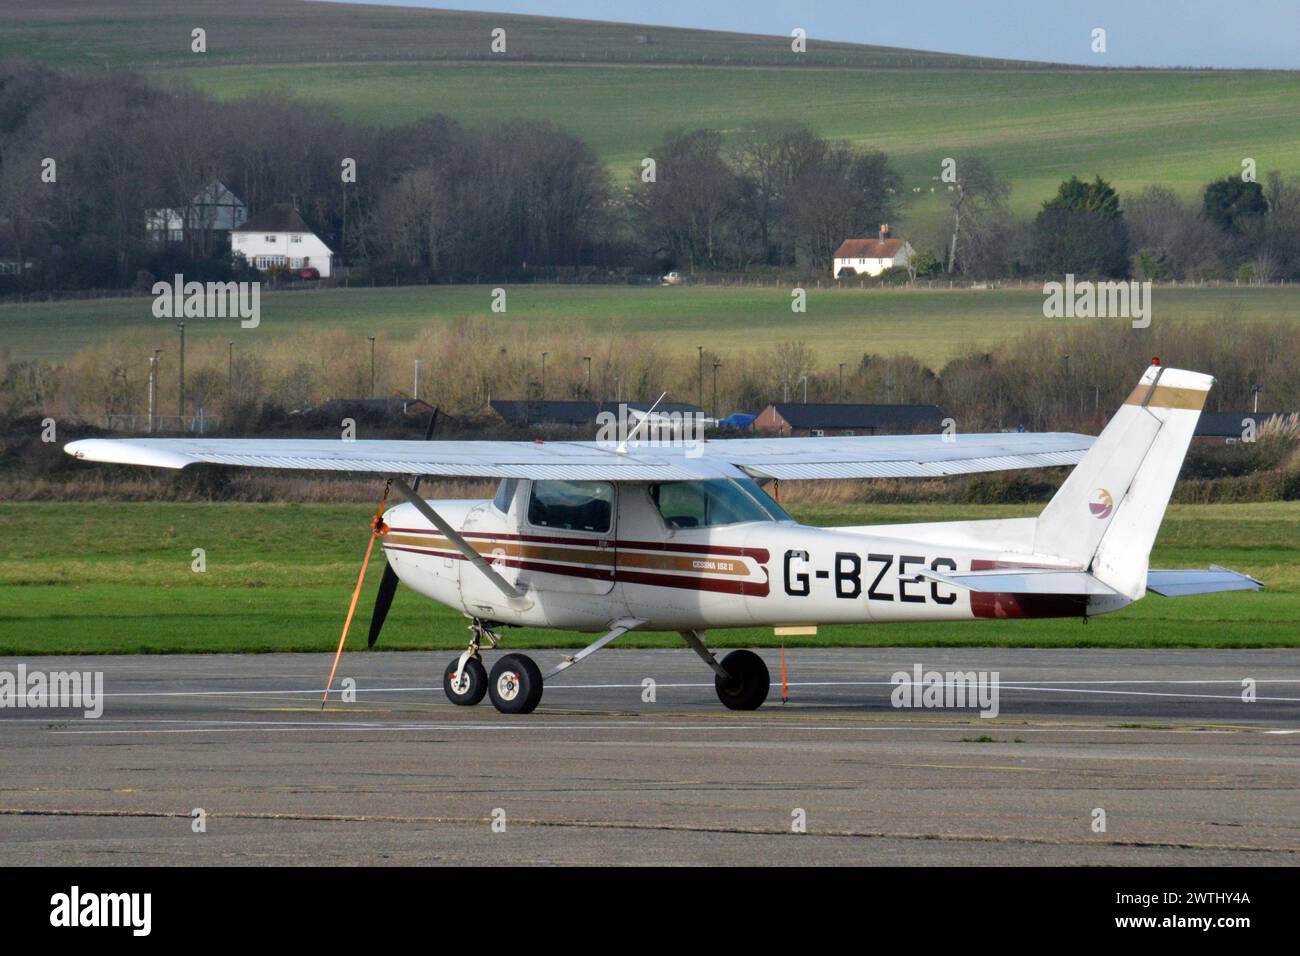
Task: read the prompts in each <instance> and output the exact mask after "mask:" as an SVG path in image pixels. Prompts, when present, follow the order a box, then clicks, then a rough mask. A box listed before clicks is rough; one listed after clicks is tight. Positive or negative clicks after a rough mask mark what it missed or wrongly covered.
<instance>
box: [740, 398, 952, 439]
mask: <svg viewBox="0 0 1300 956" xmlns="http://www.w3.org/2000/svg"><path fill="white" fill-rule="evenodd" d="M942 422H943V411H942V410H941V409H940V408H939V406H938V405H839V404H816V403H812V404H809V403H803V402H774V403H773V404H771V405H769V406H767V408H765V409H763V411H762V412H761V413H760V414H759V416H758V417H757V418H756V419H754V425H753V428H754V431H756V432H760V433H764V434H768V435H803V436H808V435H812V436H820V435H893V434H911V433H915V432H928V431H939V429H940V427H941V426H942Z"/></svg>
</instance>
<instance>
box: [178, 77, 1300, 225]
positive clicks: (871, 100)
mask: <svg viewBox="0 0 1300 956" xmlns="http://www.w3.org/2000/svg"><path fill="white" fill-rule="evenodd" d="M167 75H173V73H172V71H169V73H168V74H167ZM184 78H185V79H186V80H188V81H189V82H192V83H194V84H195V85H197V86H199V87H200V88H202V89H204V90H207V91H208V92H211V93H213V94H215V95H217V96H221V97H240V96H250V95H255V94H257V93H260V92H266V91H271V90H274V91H277V92H280V93H287V94H292V95H296V96H301V97H305V98H309V99H314V100H316V101H318V102H323V103H328V104H330V105H332V106H334V107H336V108H337V109H339V110H340V111H341V112H342V113H343V114H344V115H345V116H348V117H350V118H352V119H354V120H358V121H362V122H370V123H378V124H397V123H403V122H408V121H411V120H414V119H417V118H419V117H421V116H427V115H430V114H433V113H445V114H446V115H448V116H452V117H455V118H457V119H459V120H461V121H462V122H465V123H467V124H468V125H471V126H475V125H487V124H491V123H494V122H497V121H500V120H505V119H511V118H515V117H541V118H545V119H550V120H553V121H554V122H556V123H557V124H559V125H561V126H565V127H568V128H570V129H572V130H574V131H575V132H577V133H578V134H580V135H581V136H582V137H583V138H584V139H586V140H587V141H588V142H589V143H590V144H591V145H592V146H593V148H595V150H596V151H597V153H598V154H599V155H600V156H601V157H602V158H603V159H604V160H605V161H606V162H607V163H608V164H610V165H611V167H612V168H613V169H614V171H615V172H616V174H618V175H620V176H630V175H631V172H632V170H633V168H634V167H635V165H636V164H637V163H638V162H639V161H640V159H641V158H642V157H644V156H647V155H649V150H651V149H652V148H653V147H654V146H655V145H657V144H658V143H659V142H660V140H661V139H662V137H663V134H664V132H665V131H666V130H668V129H670V128H672V127H675V126H697V127H698V126H703V127H709V128H714V129H720V130H724V131H732V132H734V131H737V130H740V129H744V128H745V127H748V126H752V125H754V124H755V123H757V122H760V121H762V120H764V119H768V118H772V117H783V118H790V119H795V120H798V121H800V122H803V123H805V124H807V125H808V126H810V127H812V128H814V129H815V130H817V131H818V132H820V133H822V134H824V135H827V136H831V137H835V138H840V139H846V140H849V141H851V142H854V143H857V144H859V145H861V146H874V147H879V148H881V149H883V150H885V151H886V152H887V153H888V154H889V156H890V158H891V159H892V160H893V162H894V163H895V165H896V166H897V167H898V169H899V170H900V172H902V173H903V175H904V177H905V180H906V185H907V187H908V190H909V192H908V193H907V194H906V195H907V196H908V197H912V196H914V194H912V193H911V192H910V189H911V188H912V187H916V186H920V187H922V189H923V190H925V192H924V194H923V195H924V196H926V197H928V195H929V190H930V188H931V187H932V186H933V185H934V184H933V182H932V181H931V177H933V176H937V175H938V173H939V165H940V162H941V161H942V160H943V158H944V157H946V156H961V155H963V154H966V153H970V152H978V153H980V154H983V155H985V156H987V157H988V158H989V159H990V160H991V161H992V163H993V164H994V166H995V168H996V169H998V170H999V171H1000V172H1001V173H1002V174H1003V175H1005V176H1007V177H1008V178H1009V179H1010V180H1011V181H1012V184H1013V191H1012V203H1013V206H1015V207H1017V208H1018V209H1020V210H1021V211H1024V210H1026V209H1028V208H1029V207H1031V206H1036V205H1037V204H1038V203H1041V202H1042V200H1043V199H1045V198H1047V197H1048V196H1049V195H1051V194H1052V193H1054V192H1055V190H1056V187H1057V186H1058V185H1059V184H1060V182H1061V180H1062V179H1065V178H1068V177H1069V176H1071V175H1074V174H1076V173H1077V174H1079V175H1081V176H1088V177H1091V176H1092V175H1094V174H1101V175H1102V176H1105V177H1106V178H1107V179H1109V180H1110V181H1111V182H1112V183H1114V184H1115V186H1116V187H1117V188H1118V189H1120V191H1121V192H1125V191H1135V190H1139V189H1141V188H1143V187H1145V186H1147V185H1149V184H1151V183H1165V184H1168V185H1170V186H1172V187H1174V188H1175V189H1177V190H1179V191H1180V192H1182V193H1183V194H1185V195H1193V194H1195V193H1197V192H1198V191H1199V190H1200V189H1203V188H1204V186H1205V184H1206V183H1207V182H1209V181H1210V180H1212V179H1215V178H1218V177H1222V176H1225V175H1227V174H1228V173H1231V172H1234V171H1240V169H1241V160H1242V158H1243V157H1244V156H1250V157H1253V158H1254V159H1255V160H1256V162H1257V163H1258V165H1259V169H1260V170H1261V175H1262V173H1263V171H1266V170H1270V169H1281V170H1283V171H1286V172H1288V173H1289V172H1292V171H1294V170H1296V169H1300V110H1296V109H1295V104H1296V103H1297V102H1300V74H1283V73H1277V74H1255V73H1222V74H1221V73H1170V72H1129V73H1119V72H1086V71H1085V72H1066V71H999V72H992V71H983V70H971V71H957V70H952V69H916V70H908V71H879V70H866V69H840V70H829V71H828V70H783V69H774V68H744V69H735V68H726V67H699V66H688V67H679V68H672V69H664V68H658V69H657V68H652V67H646V66H633V65H624V66H591V67H581V66H572V65H567V66H561V65H544V64H531V65H530V64H519V63H513V64H508V63H502V64H492V63H462V64H456V65H449V64H420V65H415V64H383V65H378V64H360V65H354V66H349V67H347V68H346V69H341V68H339V67H338V66H328V67H326V66H274V67H269V68H265V69H259V70H256V71H253V70H248V69H244V68H238V67H219V68H214V69H205V70H190V71H186V72H185V73H184Z"/></svg>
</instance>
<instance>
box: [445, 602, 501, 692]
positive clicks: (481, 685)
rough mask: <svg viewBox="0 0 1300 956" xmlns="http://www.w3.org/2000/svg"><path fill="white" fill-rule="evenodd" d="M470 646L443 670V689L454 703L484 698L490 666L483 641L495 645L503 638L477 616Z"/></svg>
mask: <svg viewBox="0 0 1300 956" xmlns="http://www.w3.org/2000/svg"><path fill="white" fill-rule="evenodd" d="M469 633H470V639H469V647H467V648H465V650H464V651H463V652H462V653H461V655H460V656H459V657H457V658H456V659H455V660H453V661H452V662H451V663H450V664H448V665H447V666H446V667H445V668H443V674H442V690H443V693H445V694H446V695H447V699H448V700H449V701H451V702H452V703H453V704H459V705H461V706H463V707H469V706H471V705H473V704H477V703H478V702H479V701H481V700H482V699H483V695H485V694H486V693H487V690H488V675H487V669H486V668H484V666H483V659H482V657H481V656H480V655H479V651H480V649H481V648H482V645H483V642H484V641H487V644H488V647H491V648H494V649H495V648H496V646H497V643H498V642H499V641H500V640H501V638H499V637H498V636H497V635H496V632H495V631H493V630H492V628H491V627H489V626H488V625H487V624H486V623H485V622H484V621H480V620H479V619H478V618H475V619H474V622H473V623H472V624H470V626H469Z"/></svg>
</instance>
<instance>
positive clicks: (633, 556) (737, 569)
mask: <svg viewBox="0 0 1300 956" xmlns="http://www.w3.org/2000/svg"><path fill="white" fill-rule="evenodd" d="M384 542H385V543H386V544H394V545H406V546H411V547H417V548H434V549H437V550H439V551H455V550H456V548H455V546H454V545H453V544H451V542H449V541H448V540H447V539H446V538H445V537H443V536H442V535H439V534H427V535H412V534H393V533H391V532H390V533H389V534H387V535H385V536H384ZM469 544H470V546H471V547H472V548H473V549H474V550H475V551H477V552H478V553H479V554H481V555H483V556H485V557H489V558H490V557H493V556H496V555H501V556H504V557H507V558H515V559H517V560H521V561H546V562H551V563H555V562H564V563H568V564H584V565H594V566H596V567H602V568H612V567H614V565H615V557H614V549H613V548H609V549H603V548H583V547H573V548H567V547H556V546H554V545H543V544H530V543H528V542H520V541H494V540H491V539H487V540H473V541H470V542H469ZM617 564H618V566H619V567H622V568H639V569H643V570H653V571H684V572H695V573H697V574H700V573H704V574H723V575H733V576H740V577H745V576H748V575H749V574H750V573H751V569H750V566H749V564H748V563H747V562H745V561H744V560H743V559H740V558H732V557H721V556H716V555H709V554H700V555H681V554H643V553H640V552H636V551H622V552H619V554H618V559H617Z"/></svg>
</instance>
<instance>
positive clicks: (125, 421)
mask: <svg viewBox="0 0 1300 956" xmlns="http://www.w3.org/2000/svg"><path fill="white" fill-rule="evenodd" d="M104 427H105V428H107V429H108V430H109V431H114V432H136V433H137V434H141V433H142V434H150V435H156V434H172V435H177V434H192V435H205V434H207V433H208V432H209V431H215V430H218V429H220V428H221V419H220V417H217V416H211V415H204V414H203V409H201V408H200V409H199V410H198V412H197V413H196V414H194V415H184V416H182V415H154V416H153V421H152V422H150V420H149V416H148V415H121V414H114V413H110V414H108V415H106V416H105V423H104Z"/></svg>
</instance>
